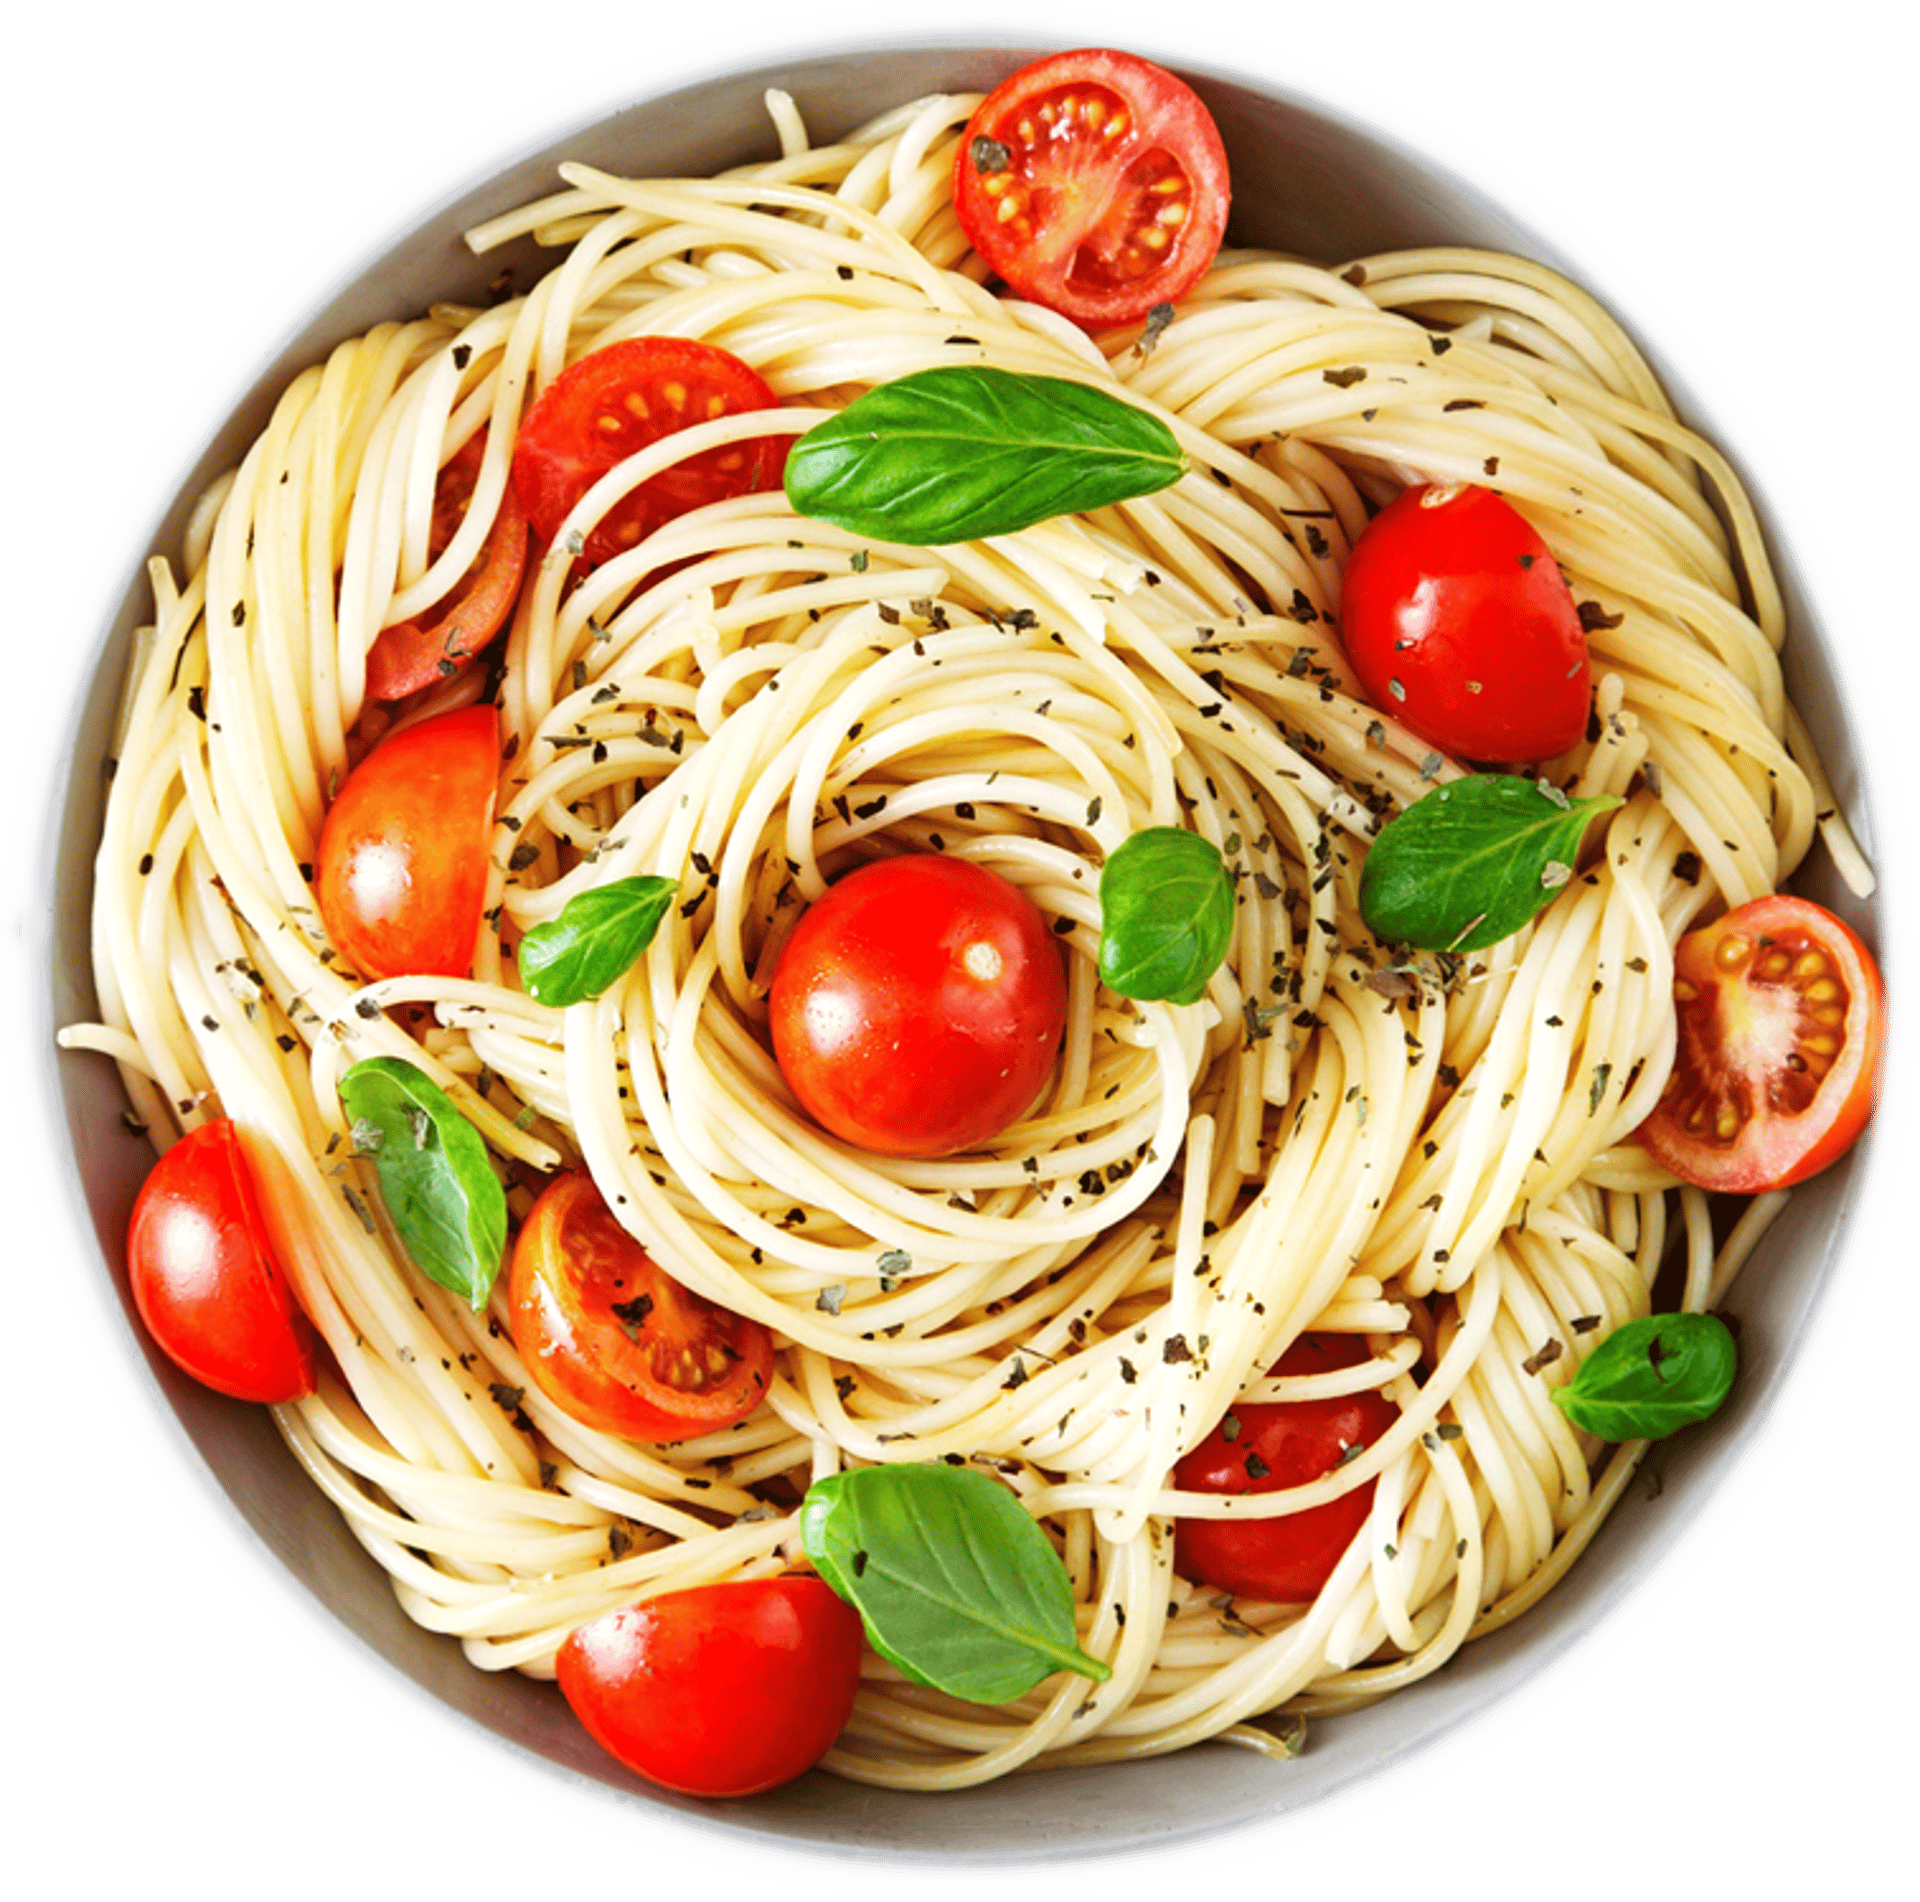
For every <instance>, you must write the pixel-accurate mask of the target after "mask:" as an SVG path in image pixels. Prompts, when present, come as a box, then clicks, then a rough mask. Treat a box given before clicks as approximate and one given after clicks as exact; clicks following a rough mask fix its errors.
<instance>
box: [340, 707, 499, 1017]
mask: <svg viewBox="0 0 1920 1902" xmlns="http://www.w3.org/2000/svg"><path fill="white" fill-rule="evenodd" d="M499 774H500V723H499V716H498V715H497V714H496V713H495V712H494V710H493V708H492V707H489V706H478V707H461V708H459V709H458V710H457V711H455V712H453V713H442V714H438V715H436V716H435V717H434V718H433V719H431V720H422V721H421V722H420V723H419V724H418V725H417V726H410V727H403V728H402V729H401V730H400V731H399V732H398V733H395V734H393V735H392V736H391V737H390V738H388V739H385V740H382V741H381V742H380V744H379V745H378V746H376V747H375V748H374V749H373V751H372V752H371V753H369V754H368V755H367V757H366V758H365V759H363V760H362V761H361V762H360V764H359V765H358V766H356V767H355V768H354V769H353V771H352V772H351V773H349V774H348V775H347V781H346V784H345V785H343V786H342V787H341V788H340V791H339V794H338V796H337V797H336V798H335V799H334V802H333V804H332V806H331V807H329V808H328V811H327V818H326V823H325V825H324V826H322V828H321V831H320V849H319V852H318V854H317V855H316V859H315V866H314V895H315V897H316V899H317V900H318V902H319V906H320V917H321V921H322V922H323V923H324V924H325V925H326V928H327V936H328V937H329V938H331V939H332V940H333V944H334V948H335V949H336V950H337V951H339V952H340V954H341V955H342V956H343V957H345V958H346V959H347V961H348V962H349V963H350V964H352V966H353V967H354V968H355V969H356V970H357V971H358V972H359V973H360V974H361V976H362V977H365V978H369V979H372V978H382V977H403V976H410V975H425V976H437V977H465V976H466V974H467V971H468V969H469V967H470V966H471V965H472V963H473V950H474V945H475V943H476V942H477V941H478V939H479V936H480V914H481V911H482V909H483V908H484V907H485V904H486V897H487V852H488V847H489V844H490V840H491V829H492V824H493V796H494V789H495V786H496V784H497V782H498V779H499Z"/></svg>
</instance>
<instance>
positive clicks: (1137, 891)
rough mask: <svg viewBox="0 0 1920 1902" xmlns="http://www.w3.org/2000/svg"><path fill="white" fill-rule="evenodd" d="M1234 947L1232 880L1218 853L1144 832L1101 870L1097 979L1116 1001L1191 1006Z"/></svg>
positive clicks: (1192, 840)
mask: <svg viewBox="0 0 1920 1902" xmlns="http://www.w3.org/2000/svg"><path fill="white" fill-rule="evenodd" d="M1232 942H1233V874H1232V873H1231V872H1229V871H1228V870H1227V862H1226V860H1225V859H1223V858H1222V857H1221V856H1220V848H1219V847H1218V846H1216V845H1213V844H1211V843H1210V842H1209V841H1207V840H1206V839H1203V838H1201V837H1200V835H1199V834H1198V833H1197V832H1185V831H1182V830H1181V828H1180V827H1178V826H1149V827H1148V828H1147V829H1146V830H1145V831H1144V832H1136V833H1134V834H1133V836H1132V837H1131V838H1129V839H1127V840H1126V841H1125V842H1124V843H1123V844H1122V845H1121V846H1120V847H1119V849H1118V850H1117V851H1115V853H1114V854H1113V856H1112V857H1111V858H1110V859H1108V860H1107V862H1106V864H1105V866H1103V867H1102V868H1101V872H1100V980H1101V982H1102V983H1103V984H1105V985H1106V986H1107V988H1108V989H1109V990H1113V991H1118V992H1119V993H1120V995H1121V996H1122V997H1135V998H1141V999H1149V998H1166V999H1170V1000H1171V1001H1172V1002H1173V1003H1176V1004H1194V1003H1198V1002H1199V1000H1200V998H1201V997H1202V996H1203V995H1204V994H1205V992H1206V988H1207V980H1208V979H1209V978H1210V977H1212V975H1213V974H1214V972H1215V971H1217V970H1218V969H1219V968H1220V960H1221V959H1222V958H1224V957H1225V956H1226V955H1227V946H1228V945H1229V944H1231V943H1232Z"/></svg>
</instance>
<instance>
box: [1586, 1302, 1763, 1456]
mask: <svg viewBox="0 0 1920 1902" xmlns="http://www.w3.org/2000/svg"><path fill="white" fill-rule="evenodd" d="M1738 1360H1739V1355H1738V1353H1737V1351H1736V1349H1735V1347H1734V1344H1733V1335H1732V1334H1731V1333H1730V1332H1729V1331H1728V1328H1727V1324H1726V1323H1725V1322H1724V1321H1722V1320H1721V1319H1720V1317H1719V1316H1718V1315H1717V1314H1649V1315H1646V1316H1644V1317H1643V1318H1642V1319H1640V1320H1638V1321H1629V1322H1627V1324H1626V1325H1625V1326H1624V1327H1618V1328H1615V1329H1614V1331H1613V1332H1612V1333H1611V1334H1609V1335H1608V1336H1607V1338H1606V1339H1605V1340H1604V1341H1602V1342H1601V1343H1600V1345H1599V1346H1598V1347H1596V1348H1595V1349H1594V1350H1593V1352H1592V1353H1591V1354H1589V1355H1588V1356H1587V1358H1586V1359H1585V1360H1584V1361H1582V1362H1581V1363H1580V1371H1579V1372H1578V1373H1577V1374H1575V1375H1574V1377H1573V1379H1571V1380H1570V1381H1568V1382H1567V1384H1566V1385H1565V1386H1564V1387H1556V1388H1555V1389H1554V1392H1553V1402H1554V1405H1555V1406H1557V1407H1558V1408H1559V1409H1560V1411H1561V1412H1562V1413H1564V1414H1565V1415H1566V1416H1567V1418H1568V1419H1569V1420H1571V1421H1572V1422H1573V1423H1574V1425H1575V1426H1577V1427H1584V1428H1585V1429H1586V1430H1587V1432H1589V1433H1592V1434H1596V1435H1597V1436H1598V1437H1599V1438H1601V1439H1603V1440H1613V1441H1619V1440H1663V1439H1665V1438H1666V1437H1667V1435H1668V1434H1669V1433H1677V1432H1678V1431H1679V1430H1680V1428H1682V1427H1683V1426H1691V1425H1693V1424H1694V1422H1696V1421H1698V1420H1704V1419H1706V1418H1708V1416H1709V1415H1711V1414H1713V1413H1715V1412H1717V1411H1718V1410H1719V1407H1720V1403H1721V1402H1722V1401H1723V1400H1725V1399H1726V1397H1727V1394H1728V1392H1729V1391H1730V1390H1731V1388H1732V1386H1733V1375H1734V1369H1735V1367H1736V1365H1737V1364H1738Z"/></svg>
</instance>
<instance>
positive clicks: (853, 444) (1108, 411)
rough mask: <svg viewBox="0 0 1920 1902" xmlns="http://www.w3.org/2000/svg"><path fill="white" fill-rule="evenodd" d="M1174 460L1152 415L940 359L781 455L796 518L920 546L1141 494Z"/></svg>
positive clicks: (1068, 383)
mask: <svg viewBox="0 0 1920 1902" xmlns="http://www.w3.org/2000/svg"><path fill="white" fill-rule="evenodd" d="M1185 466H1186V463H1185V458H1184V457H1183V456H1182V455H1181V452H1180V445H1179V443H1178V442H1177V441H1176V440H1175V438H1174V434H1173V431H1172V430H1171V429H1169V428H1168V427H1167V425H1166V424H1165V423H1164V422H1162V421H1161V420H1160V418H1159V417H1157V416H1154V415H1152V414H1151V413H1149V412H1148V411H1146V410H1143V409H1140V408H1138V407H1136V406H1135V405H1134V404H1132V403H1129V402H1126V401H1125V400H1124V399H1122V398H1121V397H1118V396H1114V395H1111V394H1109V393H1108V392H1107V391H1105V390H1102V389H1099V388H1097V387H1095V386H1094V385H1092V384H1087V383H1076V382H1074V381H1072V380H1071V379H1070V378H1066V377H1051V376H1029V375H1025V374H1021V373H1018V372H1015V371H1010V370H995V369H991V368H988V367H986V366H983V365H974V364H953V365H948V366H946V367H943V368H940V369H934V370H920V371H916V372H915V373H914V374H913V375H911V376H904V377H901V378H899V379H897V380H896V381H894V382H891V383H882V384H880V385H878V386H877V387H876V388H874V389H871V390H869V391H868V392H867V393H866V394H865V395H864V396H860V397H857V398H855V400H854V401H853V402H852V403H850V404H849V405H848V406H847V407H846V408H845V409H844V410H842V411H841V412H840V413H839V415H837V416H833V417H829V418H828V419H827V420H826V421H825V422H823V423H817V424H815V425H814V427H813V428H812V429H810V430H808V431H807V433H806V434H805V435H804V436H802V437H801V438H800V439H799V440H798V441H797V442H796V443H795V444H794V446H793V449H792V451H791V452H790V453H789V455H788V457H787V468H786V492H787V500H788V501H789V502H790V503H791V504H792V505H793V507H794V508H795V509H796V510H798V511H799V512H800V513H801V514H802V515H810V516H813V517H815V518H816V519H817V520H820V521H823V522H832V523H833V524H835V525H836V526H837V527H840V528H845V529H850V530H851V531H852V532H853V533H855V534H858V535H872V536H874V537H875V538H876V539H879V540H884V541H896V542H910V543H914V544H917V545H921V546H933V545H938V544H940V543H943V542H963V541H977V540H979V539H980V538H981V537H983V536H987V535H1011V534H1013V533H1015V532H1016V531H1017V530H1019V529H1023V528H1030V527H1032V526H1033V524H1034V523H1036V522H1044V521H1049V520H1051V519H1052V518H1053V517H1054V516H1056V515H1070V514H1073V513H1075V512H1076V511H1078V510H1082V509H1095V508H1103V507H1105V506H1107V505H1108V504H1109V503H1113V502H1125V501H1128V500H1131V499H1132V498H1133V497H1135V496H1141V495H1150V494H1152V493H1153V492H1154V491H1155V490H1156V489H1163V488H1165V487H1167V486H1168V484H1170V483H1172V482H1176V481H1178V480H1179V478H1180V475H1181V472H1182V471H1183V469H1184V468H1185Z"/></svg>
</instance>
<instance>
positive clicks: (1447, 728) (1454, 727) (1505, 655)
mask: <svg viewBox="0 0 1920 1902" xmlns="http://www.w3.org/2000/svg"><path fill="white" fill-rule="evenodd" d="M1340 632H1341V638H1342V640H1343V641H1344V642H1345V644H1346V649H1347V657H1348V659H1349V660H1351V661H1352V663H1353V669H1354V672H1355V673H1356V674H1358V675H1359V677H1360V683H1361V685H1362V687H1363V688H1364V689H1365V690H1366V694H1367V697H1368V698H1369V699H1370V700H1371V701H1372V702H1373V704H1374V705H1375V706H1377V707H1379V708H1381V709H1382V710H1383V711H1384V712H1387V713H1390V714H1392V715H1393V717H1394V718H1395V719H1396V720H1398V721H1399V722H1400V723H1401V724H1402V725H1403V726H1405V727H1407V728H1408V729H1410V730H1411V731H1412V732H1414V733H1417V734H1418V735H1419V736H1420V737H1421V738H1422V739H1423V740H1430V741H1431V742H1432V743H1433V744H1434V745H1435V746H1438V747H1441V748H1443V749H1444V750H1445V751H1447V752H1449V753H1453V754H1456V755H1458V756H1459V757H1461V758H1463V759H1469V760H1483V761H1495V762H1503V763H1521V762H1529V763H1530V762H1534V761H1539V760H1544V759H1551V758H1552V757H1553V756H1554V755H1555V754H1558V753H1564V752H1565V751H1566V750H1567V749H1568V748H1569V747H1570V746H1573V745H1574V744H1576V743H1577V742H1578V741H1579V740H1580V738H1581V737H1582V735H1583V734H1584V733H1585V732H1586V727H1587V716H1588V711H1589V704H1590V699H1591V688H1590V684H1589V671H1590V670H1589V663H1588V657H1587V636H1586V631H1585V630H1584V629H1583V628H1582V627H1581V625H1580V611H1579V609H1578V608H1577V607H1576V606H1575V605H1574V600H1573V594H1572V591H1571V590H1570V589H1569V588H1568V586H1567V582H1566V577H1565V576H1564V575H1562V574H1561V572H1560V568H1559V565H1558V563H1556V562H1555V560H1554V558H1553V553H1552V550H1550V549H1549V548H1548V547H1547V545H1546V543H1545V542H1544V541H1542V540H1541V539H1540V537H1539V535H1538V534H1536V533H1535V532H1534V529H1533V527H1532V526H1531V524H1529V523H1528V521H1527V520H1526V518H1525V517H1524V516H1523V515H1521V514H1520V512H1519V511H1518V510H1517V509H1516V508H1514V507H1513V506H1512V504H1511V503H1509V502H1507V501H1506V500H1505V499H1504V498H1503V497H1501V496H1498V495H1496V494H1495V493H1494V492H1493V491H1492V490H1491V489H1483V488H1478V487H1475V486H1473V485H1471V484H1463V483H1423V484H1421V485H1419V486H1418V487H1416V488H1411V489H1408V490H1406V491H1405V492H1404V493H1403V494H1401V495H1398V496H1396V497H1395V498H1394V499H1393V501H1392V502H1390V503H1388V505H1387V506H1386V507H1385V508H1384V509H1382V510H1381V511H1380V513H1379V514H1378V515H1377V516H1376V517H1375V518H1374V519H1373V521H1371V522H1370V523H1369V524H1368V525H1367V528H1366V530H1365V532H1364V533H1363V534H1362V535H1361V537H1360V539H1359V541H1358V542H1356V543H1355V544H1354V548H1353V553H1352V554H1351V555H1350V556H1349V558H1348V561H1347V568H1346V573H1345V575H1344V577H1343V578H1342V581H1341V600H1340Z"/></svg>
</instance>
